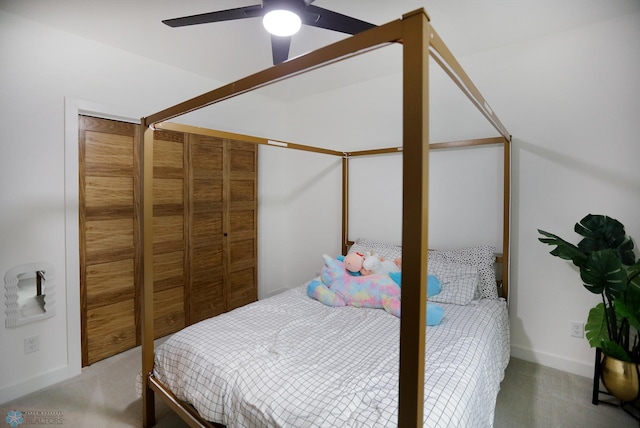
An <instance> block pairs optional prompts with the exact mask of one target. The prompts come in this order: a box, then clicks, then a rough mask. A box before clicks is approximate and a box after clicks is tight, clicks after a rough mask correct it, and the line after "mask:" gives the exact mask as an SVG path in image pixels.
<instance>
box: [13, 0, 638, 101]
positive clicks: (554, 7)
mask: <svg viewBox="0 0 640 428" xmlns="http://www.w3.org/2000/svg"><path fill="white" fill-rule="evenodd" d="M258 3H260V0H180V1H175V0H133V1H132V0H109V1H104V0H55V1H42V0H0V9H4V10H6V11H8V12H10V13H13V14H16V15H19V16H22V17H25V18H28V19H32V20H34V21H37V22H40V23H42V24H45V25H48V26H52V27H55V28H58V29H62V30H64V31H67V32H70V33H74V34H77V35H79V36H82V37H85V38H88V39H92V40H95V41H98V42H101V43H105V44H107V45H111V46H114V47H116V48H119V49H122V50H125V51H129V52H131V53H134V54H137V55H140V56H143V57H147V58H150V59H154V60H157V61H160V62H162V63H166V64H169V65H172V66H175V67H178V68H181V69H184V70H187V71H190V72H193V73H196V74H199V75H202V76H207V77H210V78H212V79H215V80H217V81H219V82H221V83H229V82H233V81H235V80H237V79H239V78H242V77H244V76H247V75H250V74H252V73H255V72H257V71H260V70H262V69H265V68H268V67H270V66H271V64H272V63H271V48H270V38H269V35H268V33H267V32H266V30H264V29H263V27H262V23H261V21H260V19H259V18H252V19H244V20H239V21H228V22H220V23H214V24H202V25H197V26H191V27H183V28H170V27H168V26H166V25H164V24H162V23H161V20H163V19H167V18H175V17H180V16H185V15H192V14H198V13H205V12H211V11H216V10H222V9H228V8H235V7H241V6H247V5H252V4H258ZM314 4H315V5H316V6H320V7H323V8H326V9H331V10H334V11H337V12H340V13H343V14H345V15H349V16H353V17H356V18H359V19H362V20H364V21H368V22H371V23H374V24H384V23H387V22H389V21H393V20H395V19H398V18H400V17H401V16H402V15H403V14H405V13H407V12H410V11H413V10H415V9H418V8H422V7H424V8H425V10H426V11H427V13H428V14H429V16H430V18H431V23H432V24H433V25H434V28H435V29H436V31H437V32H438V33H439V34H440V36H441V37H442V38H443V40H444V41H445V43H447V45H448V46H449V48H450V49H451V51H452V52H453V53H454V54H455V55H456V56H457V57H461V56H464V55H467V54H472V53H476V52H481V51H486V50H490V49H493V48H495V47H498V46H502V45H506V44H511V43H516V42H521V41H523V40H527V39H530V38H534V37H539V36H543V35H546V34H551V33H554V32H558V31H563V30H566V29H569V28H573V27H577V26H583V25H588V24H590V23H593V22H596V21H600V20H606V19H610V18H613V17H616V16H619V15H622V14H626V13H634V12H636V11H638V10H640V1H638V0H554V1H548V0H348V1H346V0H316V1H315V3H314ZM344 37H346V36H345V35H343V34H341V33H336V32H332V31H329V30H322V29H317V28H312V27H306V26H303V28H302V30H301V31H300V32H299V33H298V34H297V35H295V36H294V38H293V40H292V44H291V52H290V57H293V56H297V55H300V54H303V53H305V52H308V51H310V50H313V49H317V48H319V47H322V46H325V45H327V44H330V43H333V42H335V41H337V40H340V39H342V38H344ZM389 55H393V54H392V53H390V54H389ZM342 67H343V68H342V69H341V70H340V75H341V76H340V78H335V77H334V78H329V77H327V78H326V79H325V78H322V79H320V78H315V79H314V80H313V81H312V83H310V82H309V80H308V79H307V80H304V79H303V80H302V81H301V82H299V83H298V84H297V86H295V84H293V86H291V87H290V88H291V89H290V90H287V91H282V90H274V91H272V92H271V93H269V96H273V97H276V98H279V99H283V100H287V99H291V98H293V97H300V96H305V95H310V94H313V93H316V92H320V91H326V90H330V89H333V88H335V87H337V86H339V85H345V84H350V83H353V82H355V81H359V80H363V79H369V78H375V77H379V76H381V75H385V74H389V73H395V72H399V71H400V63H399V61H396V60H388V61H385V60H384V59H383V60H381V59H380V58H372V59H371V60H370V61H369V62H362V61H360V63H359V64H358V65H354V67H358V69H353V70H350V69H349V68H348V66H342ZM267 93H268V92H267Z"/></svg>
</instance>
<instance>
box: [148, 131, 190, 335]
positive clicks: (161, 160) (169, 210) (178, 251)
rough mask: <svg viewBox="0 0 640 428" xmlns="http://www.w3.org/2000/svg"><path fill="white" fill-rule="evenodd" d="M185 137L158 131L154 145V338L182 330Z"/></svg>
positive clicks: (185, 276) (185, 257)
mask: <svg viewBox="0 0 640 428" xmlns="http://www.w3.org/2000/svg"><path fill="white" fill-rule="evenodd" d="M184 140H185V136H184V134H182V133H177V132H169V131H155V132H154V142H153V287H154V288H153V299H154V321H155V329H154V332H155V338H158V337H162V336H166V335H167V334H170V333H174V332H176V331H178V330H180V329H181V328H183V327H184V326H185V325H186V323H185V305H184V302H185V284H186V283H187V281H188V274H189V272H188V269H187V268H186V265H187V260H188V258H189V254H188V252H187V251H188V248H187V238H186V237H187V236H188V225H187V221H186V220H187V218H188V211H187V204H185V195H186V194H188V193H189V180H188V179H187V174H186V171H187V165H186V160H187V157H186V152H185V143H184Z"/></svg>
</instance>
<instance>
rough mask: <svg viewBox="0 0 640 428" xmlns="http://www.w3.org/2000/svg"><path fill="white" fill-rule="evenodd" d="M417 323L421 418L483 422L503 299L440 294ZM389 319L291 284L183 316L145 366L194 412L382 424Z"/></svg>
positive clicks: (394, 335) (238, 420)
mask: <svg viewBox="0 0 640 428" xmlns="http://www.w3.org/2000/svg"><path fill="white" fill-rule="evenodd" d="M442 306H443V307H444V310H445V317H444V319H443V321H442V324H441V325H439V326H437V327H428V328H427V345H426V348H427V356H426V364H425V367H426V373H425V407H424V415H425V420H424V426H425V427H449V428H451V427H491V426H493V415H494V409H495V403H496V396H497V394H498V390H499V388H500V382H501V381H502V379H503V376H504V369H505V368H506V365H507V363H508V361H509V323H508V317H507V310H506V304H505V302H504V301H497V300H480V301H474V302H473V303H472V304H471V305H467V306H458V305H444V304H443V305H442ZM399 328H400V323H399V320H398V319H397V318H396V317H394V316H393V315H390V314H388V313H387V312H385V311H384V310H382V309H364V308H354V307H345V308H332V307H327V306H324V305H323V304H322V303H320V302H317V301H315V300H313V299H311V298H309V297H307V295H306V293H305V287H304V286H302V287H299V288H295V289H293V290H290V291H287V292H285V293H282V294H279V295H276V296H274V297H271V298H269V299H265V300H261V301H259V302H256V303H253V304H250V305H247V306H244V307H242V308H239V309H236V310H235V311H232V312H230V313H227V314H223V315H219V316H217V317H214V318H211V319H208V320H205V321H202V322H200V323H198V324H195V325H192V326H190V327H188V328H186V329H184V330H182V331H180V332H178V333H176V334H175V335H173V336H172V337H171V338H170V339H168V340H167V341H166V342H165V343H163V344H162V345H161V346H160V347H159V348H158V349H157V351H156V356H155V364H156V365H155V376H156V377H157V378H158V379H159V380H160V381H162V382H163V383H164V384H165V385H167V386H168V387H169V388H170V389H171V390H172V391H173V393H174V394H175V395H176V396H177V397H178V398H179V399H181V400H185V401H188V402H189V403H191V404H192V405H193V406H194V407H195V408H196V409H197V410H198V412H200V415H202V416H203V417H204V418H205V419H207V420H210V421H213V422H219V423H223V424H225V425H226V426H227V427H229V428H235V427H312V426H313V427H316V426H317V427H394V426H396V424H397V405H398V359H399V339H398V337H399Z"/></svg>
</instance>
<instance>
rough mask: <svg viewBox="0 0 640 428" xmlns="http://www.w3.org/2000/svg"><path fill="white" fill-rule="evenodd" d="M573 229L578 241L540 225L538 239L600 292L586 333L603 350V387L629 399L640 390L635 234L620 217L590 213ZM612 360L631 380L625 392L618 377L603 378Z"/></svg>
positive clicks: (639, 264)
mask: <svg viewBox="0 0 640 428" xmlns="http://www.w3.org/2000/svg"><path fill="white" fill-rule="evenodd" d="M574 230H575V232H576V233H577V234H579V235H581V236H582V237H583V238H582V240H581V241H580V242H578V244H577V245H573V244H571V243H569V242H567V241H565V240H564V239H562V238H560V237H559V236H557V235H554V234H552V233H549V232H545V231H544V230H540V229H538V232H539V233H540V234H541V235H543V236H544V237H542V238H539V240H540V242H543V243H545V244H549V245H555V246H556V248H554V249H553V251H551V254H552V255H554V256H556V257H560V258H562V259H565V260H571V261H572V262H573V264H574V265H576V266H577V267H578V268H579V269H580V278H581V279H582V282H583V285H584V287H585V288H586V289H587V290H588V291H590V292H591V293H594V294H599V295H600V296H601V297H602V302H601V303H598V304H597V305H596V306H595V307H594V308H592V309H591V310H590V311H589V316H588V318H587V323H586V325H585V334H586V336H587V340H588V341H589V344H590V345H591V347H595V348H600V349H601V350H602V353H603V354H604V355H605V357H604V359H603V367H602V371H601V372H602V374H603V383H604V384H605V387H607V389H608V390H609V392H610V393H612V394H613V395H614V396H616V397H617V398H619V399H621V400H622V401H633V400H635V399H636V398H637V397H638V394H639V392H640V391H639V386H638V382H639V381H638V378H639V377H640V376H638V375H639V373H638V364H640V338H639V334H638V331H639V330H640V260H639V259H636V255H635V253H634V244H633V240H632V239H631V238H630V237H628V236H627V234H626V232H625V229H624V226H623V225H622V223H620V222H619V221H618V220H615V219H613V218H611V217H607V216H605V215H593V214H589V215H587V216H586V217H584V218H583V219H582V220H580V222H578V223H576V225H575V228H574ZM607 358H608V359H609V361H605V360H606V359H607ZM616 361H619V362H620V363H623V364H618V363H615V362H616ZM614 363H615V364H618V365H617V366H616V367H618V366H620V368H619V369H617V370H618V371H620V370H622V371H624V374H623V375H622V377H625V378H626V377H628V378H629V382H631V383H632V384H633V385H626V386H624V387H623V389H624V391H623V392H618V391H617V390H618V389H619V388H618V384H619V383H620V379H619V378H615V379H614V378H610V379H605V377H606V375H607V373H608V372H610V371H611V367H610V366H611V365H612V364H614ZM627 365H631V366H632V367H633V369H632V370H630V369H629V368H628V366H627ZM612 375H615V373H613V374H612ZM618 377H619V376H618Z"/></svg>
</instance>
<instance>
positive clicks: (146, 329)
mask: <svg viewBox="0 0 640 428" xmlns="http://www.w3.org/2000/svg"><path fill="white" fill-rule="evenodd" d="M140 130H141V131H140V132H141V134H142V136H141V137H142V138H140V141H141V142H142V150H141V151H140V153H141V156H142V180H141V181H142V192H143V193H142V194H143V198H142V201H143V202H142V239H141V241H142V243H143V253H142V266H143V283H142V296H141V301H142V307H141V313H140V315H141V318H142V406H143V412H142V423H143V426H144V427H152V426H154V425H155V401H154V393H153V390H152V389H151V388H150V386H149V376H148V374H149V373H151V372H152V371H153V355H154V349H153V336H154V334H153V327H154V325H153V129H151V128H149V127H146V126H144V121H143V125H142V126H141V127H140Z"/></svg>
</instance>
